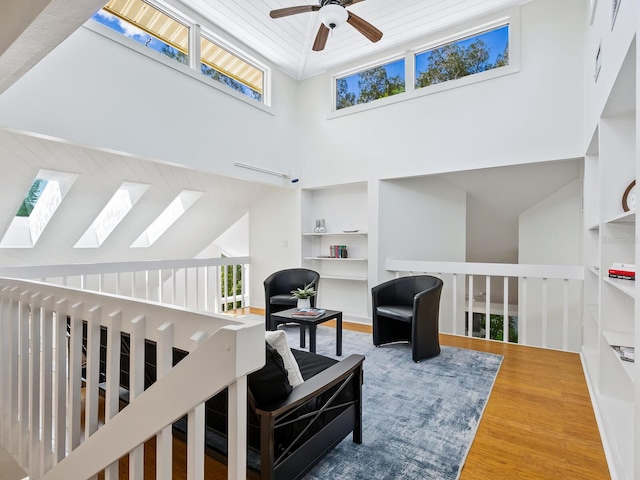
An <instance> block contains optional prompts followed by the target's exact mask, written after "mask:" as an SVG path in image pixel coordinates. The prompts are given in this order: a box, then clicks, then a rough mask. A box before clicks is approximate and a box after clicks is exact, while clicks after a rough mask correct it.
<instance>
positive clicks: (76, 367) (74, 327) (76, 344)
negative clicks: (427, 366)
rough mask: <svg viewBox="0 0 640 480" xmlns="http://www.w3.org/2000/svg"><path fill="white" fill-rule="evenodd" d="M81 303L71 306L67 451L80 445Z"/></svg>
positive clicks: (82, 308) (82, 310)
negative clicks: (68, 437)
mask: <svg viewBox="0 0 640 480" xmlns="http://www.w3.org/2000/svg"><path fill="white" fill-rule="evenodd" d="M83 313H84V307H83V304H82V303H81V302H78V303H76V304H74V305H72V306H71V315H70V323H71V347H70V351H69V417H68V419H67V421H68V422H69V435H70V439H69V449H70V450H75V449H76V448H78V445H80V415H81V413H80V389H81V388H82V378H81V377H82V316H83Z"/></svg>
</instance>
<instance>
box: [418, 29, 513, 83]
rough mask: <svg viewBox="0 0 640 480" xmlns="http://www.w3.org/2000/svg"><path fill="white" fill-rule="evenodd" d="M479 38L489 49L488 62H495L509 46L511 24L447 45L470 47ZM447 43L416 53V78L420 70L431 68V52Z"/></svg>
mask: <svg viewBox="0 0 640 480" xmlns="http://www.w3.org/2000/svg"><path fill="white" fill-rule="evenodd" d="M477 39H481V40H482V41H483V42H484V43H485V44H486V45H487V49H488V51H489V59H488V60H487V62H488V63H491V64H494V63H495V62H496V59H497V58H498V55H500V54H502V53H503V52H504V51H505V48H507V45H508V43H509V26H508V25H504V26H502V27H498V28H496V29H494V30H490V31H488V32H483V33H481V34H479V35H474V36H472V37H468V38H465V39H463V40H456V41H454V42H450V43H448V44H445V45H451V44H455V45H459V46H460V47H461V48H463V49H465V48H468V47H469V45H471V44H472V43H473V42H474V41H476V40H477ZM445 45H439V46H437V47H435V48H432V49H430V50H427V51H426V52H422V53H419V54H418V55H416V78H417V77H418V75H419V73H420V72H423V71H425V70H427V69H428V68H429V65H430V63H431V62H430V60H431V52H432V51H434V50H437V49H438V48H442V47H444V46H445Z"/></svg>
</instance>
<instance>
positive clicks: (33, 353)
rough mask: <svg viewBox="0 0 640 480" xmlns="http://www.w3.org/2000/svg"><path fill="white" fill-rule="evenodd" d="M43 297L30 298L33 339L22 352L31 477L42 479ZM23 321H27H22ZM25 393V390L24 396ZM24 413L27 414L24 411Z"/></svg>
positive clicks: (24, 419) (26, 314)
mask: <svg viewBox="0 0 640 480" xmlns="http://www.w3.org/2000/svg"><path fill="white" fill-rule="evenodd" d="M40 302H41V295H40V294H39V293H35V294H33V295H32V296H31V297H29V300H28V306H29V307H30V310H31V312H30V313H31V322H30V323H31V339H30V342H29V350H26V351H24V350H23V351H22V355H23V356H28V358H29V398H28V400H27V401H28V402H29V403H28V410H29V423H28V425H29V464H30V466H31V468H30V471H29V473H30V477H31V478H40V475H41V474H42V469H41V465H40V448H41V446H42V445H41V443H40V353H41V350H40V348H41V320H42V310H41V308H40ZM22 312H23V313H24V314H25V316H26V317H27V318H26V322H27V323H29V318H28V317H29V313H28V312H25V310H24V309H23V310H22ZM22 320H23V321H24V320H25V319H22ZM24 393H25V391H24V390H23V394H24ZM29 407H30V408H29ZM23 413H26V412H25V411H24V410H23ZM23 423H25V424H26V423H27V422H26V418H25V417H23Z"/></svg>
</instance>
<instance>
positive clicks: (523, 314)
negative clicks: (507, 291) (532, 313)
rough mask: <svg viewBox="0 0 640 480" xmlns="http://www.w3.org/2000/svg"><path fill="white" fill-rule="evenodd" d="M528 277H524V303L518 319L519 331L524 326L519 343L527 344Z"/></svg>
mask: <svg viewBox="0 0 640 480" xmlns="http://www.w3.org/2000/svg"><path fill="white" fill-rule="evenodd" d="M527 293H528V290H527V277H522V304H521V311H520V317H521V318H519V319H518V331H519V330H520V327H522V341H520V333H518V343H522V344H523V345H527Z"/></svg>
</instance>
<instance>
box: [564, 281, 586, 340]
mask: <svg viewBox="0 0 640 480" xmlns="http://www.w3.org/2000/svg"><path fill="white" fill-rule="evenodd" d="M562 286H563V300H562V348H563V350H565V351H569V280H568V279H566V278H564V279H563V280H562ZM579 345H582V338H580V343H579Z"/></svg>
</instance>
